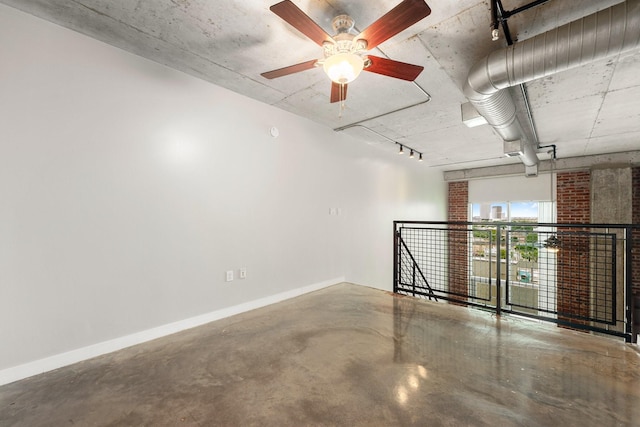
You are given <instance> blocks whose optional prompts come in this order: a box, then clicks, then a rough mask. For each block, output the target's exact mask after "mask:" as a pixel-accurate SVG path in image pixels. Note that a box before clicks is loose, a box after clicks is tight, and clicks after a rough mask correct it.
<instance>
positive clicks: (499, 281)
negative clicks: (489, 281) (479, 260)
mask: <svg viewBox="0 0 640 427" xmlns="http://www.w3.org/2000/svg"><path fill="white" fill-rule="evenodd" d="M501 237H502V228H501V226H500V225H498V226H497V227H496V258H497V262H496V275H497V276H498V277H497V280H496V315H497V316H500V314H501V311H502V307H501V299H502V293H501V292H500V288H501V287H502V269H501V264H502V261H501V257H500V256H501V253H500V251H501V247H500V240H501ZM505 256H506V254H505Z"/></svg>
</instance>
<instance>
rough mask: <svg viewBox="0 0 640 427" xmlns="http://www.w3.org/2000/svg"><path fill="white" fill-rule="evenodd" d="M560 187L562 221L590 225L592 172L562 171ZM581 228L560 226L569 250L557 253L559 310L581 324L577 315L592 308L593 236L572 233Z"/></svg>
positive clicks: (560, 314)
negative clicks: (590, 265) (590, 262)
mask: <svg viewBox="0 0 640 427" xmlns="http://www.w3.org/2000/svg"><path fill="white" fill-rule="evenodd" d="M556 190H557V215H558V223H559V224H573V223H578V224H589V223H590V221H591V191H590V190H591V174H590V172H589V171H577V172H559V173H558V174H557V188H556ZM579 230H580V229H579V228H577V229H573V228H570V229H566V228H562V229H558V238H559V239H560V241H561V242H562V243H561V245H565V249H566V250H562V249H561V250H560V251H559V252H558V255H557V256H558V261H557V272H558V274H557V287H558V288H557V290H558V296H557V298H558V299H557V309H558V313H559V319H562V320H570V321H571V322H573V323H580V322H577V321H576V320H575V317H576V316H577V317H588V316H589V315H590V310H591V302H590V299H591V290H590V289H591V284H590V280H591V278H590V268H589V238H588V237H587V236H580V235H576V234H574V233H572V232H575V231H579ZM563 233H564V234H565V235H564V236H563ZM569 246H570V247H569ZM561 247H562V246H561ZM562 314H565V315H566V317H565V316H562Z"/></svg>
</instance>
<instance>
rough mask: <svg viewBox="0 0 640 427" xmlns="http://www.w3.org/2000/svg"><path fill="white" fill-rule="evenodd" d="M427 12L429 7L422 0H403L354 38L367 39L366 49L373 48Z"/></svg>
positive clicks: (429, 10)
mask: <svg viewBox="0 0 640 427" xmlns="http://www.w3.org/2000/svg"><path fill="white" fill-rule="evenodd" d="M429 14H431V8H430V7H429V6H428V5H427V3H425V2H424V0H403V1H402V2H401V3H400V4H399V5H397V6H396V7H394V8H393V9H391V10H390V11H389V12H387V13H386V14H385V15H383V16H382V17H380V19H378V20H377V21H376V22H374V23H373V24H371V25H369V26H368V27H367V28H365V29H364V31H362V32H361V33H360V34H358V35H357V36H356V38H355V39H354V40H357V39H364V40H366V41H367V49H373V48H374V47H376V46H378V45H379V44H380V43H382V42H383V41H385V40H387V39H389V38H391V37H393V36H395V35H396V34H398V33H399V32H400V31H402V30H404V29H406V28H408V27H410V26H412V25H413V24H415V23H416V22H418V21H419V20H421V19H422V18H426V17H427V16H429Z"/></svg>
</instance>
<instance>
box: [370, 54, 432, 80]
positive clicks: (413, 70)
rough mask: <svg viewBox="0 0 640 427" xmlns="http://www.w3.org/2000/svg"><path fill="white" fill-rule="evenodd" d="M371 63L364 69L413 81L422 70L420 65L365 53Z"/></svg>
mask: <svg viewBox="0 0 640 427" xmlns="http://www.w3.org/2000/svg"><path fill="white" fill-rule="evenodd" d="M367 56H368V57H369V60H370V61H371V65H369V66H368V67H365V68H364V71H369V72H371V73H376V74H382V75H383V76H389V77H395V78H396V79H402V80H407V81H410V82H412V81H414V80H415V79H416V78H417V77H418V76H419V75H420V73H421V72H422V70H424V67H422V66H420V65H413V64H407V63H406V62H400V61H394V60H393V59H387V58H380V57H378V56H373V55H367Z"/></svg>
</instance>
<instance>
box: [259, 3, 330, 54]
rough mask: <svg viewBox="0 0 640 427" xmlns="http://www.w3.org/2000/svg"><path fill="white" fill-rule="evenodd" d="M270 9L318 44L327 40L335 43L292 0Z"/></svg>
mask: <svg viewBox="0 0 640 427" xmlns="http://www.w3.org/2000/svg"><path fill="white" fill-rule="evenodd" d="M269 9H271V11H272V12H273V13H275V14H276V15H278V16H279V17H280V18H282V19H284V20H285V21H286V22H288V23H289V24H290V25H291V26H293V27H294V28H295V29H297V30H298V31H300V32H301V33H302V34H304V35H305V36H307V37H309V38H310V39H311V40H313V41H314V42H316V43H317V44H318V45H320V46H322V44H323V43H324V42H325V41H329V42H332V43H335V41H334V40H333V38H332V37H331V36H330V35H329V34H327V33H326V31H325V30H323V29H322V28H321V27H320V26H319V25H318V24H316V23H315V22H314V21H313V20H312V19H311V18H309V16H308V15H307V14H306V13H304V12H303V11H302V10H300V8H298V6H296V5H295V4H293V3H292V2H291V1H289V0H284V1H281V2H280V3H276V4H274V5H273V6H271V7H270V8H269Z"/></svg>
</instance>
